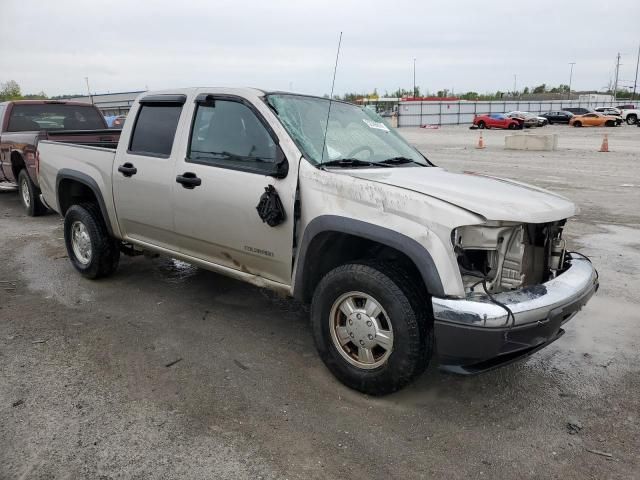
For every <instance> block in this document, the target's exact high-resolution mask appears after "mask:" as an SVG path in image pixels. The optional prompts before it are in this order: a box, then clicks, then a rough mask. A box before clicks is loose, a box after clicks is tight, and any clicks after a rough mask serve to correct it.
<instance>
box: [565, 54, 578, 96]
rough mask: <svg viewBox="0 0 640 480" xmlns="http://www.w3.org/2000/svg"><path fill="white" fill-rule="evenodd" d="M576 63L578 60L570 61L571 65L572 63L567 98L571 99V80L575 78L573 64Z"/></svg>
mask: <svg viewBox="0 0 640 480" xmlns="http://www.w3.org/2000/svg"><path fill="white" fill-rule="evenodd" d="M575 64H576V62H569V65H571V70H570V71H569V93H568V95H567V100H571V80H573V66H574V65H575Z"/></svg>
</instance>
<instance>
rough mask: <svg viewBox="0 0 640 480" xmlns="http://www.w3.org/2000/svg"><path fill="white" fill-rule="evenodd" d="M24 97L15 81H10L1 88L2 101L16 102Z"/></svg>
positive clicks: (0, 96) (0, 97)
mask: <svg viewBox="0 0 640 480" xmlns="http://www.w3.org/2000/svg"><path fill="white" fill-rule="evenodd" d="M21 97H22V93H21V92H20V85H18V82H16V81H15V80H9V81H8V82H7V83H3V84H2V88H0V100H16V99H19V98H21Z"/></svg>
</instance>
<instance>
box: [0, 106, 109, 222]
mask: <svg viewBox="0 0 640 480" xmlns="http://www.w3.org/2000/svg"><path fill="white" fill-rule="evenodd" d="M119 137H120V130H115V129H108V128H107V123H106V121H105V119H104V117H103V116H102V114H101V113H100V110H98V109H97V108H96V107H95V106H94V105H89V104H87V103H79V102H65V101H52V100H17V101H11V102H3V103H0V186H6V185H8V186H17V188H18V191H19V194H20V200H21V201H22V204H23V205H24V207H25V208H26V210H27V213H28V214H29V215H30V216H36V215H39V214H41V213H43V212H45V211H46V208H45V206H44V205H43V203H42V201H41V200H40V188H39V186H38V175H37V168H38V142H40V141H41V140H52V141H57V142H66V143H75V144H80V145H87V146H94V147H106V148H115V147H116V146H117V145H118V139H119Z"/></svg>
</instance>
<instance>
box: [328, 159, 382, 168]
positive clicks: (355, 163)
mask: <svg viewBox="0 0 640 480" xmlns="http://www.w3.org/2000/svg"><path fill="white" fill-rule="evenodd" d="M317 166H318V167H340V168H342V167H344V168H348V167H376V166H377V167H390V166H391V165H384V164H380V163H378V162H369V161H366V160H358V159H357V158H339V159H337V160H328V161H326V162H322V163H319V164H318V165H317Z"/></svg>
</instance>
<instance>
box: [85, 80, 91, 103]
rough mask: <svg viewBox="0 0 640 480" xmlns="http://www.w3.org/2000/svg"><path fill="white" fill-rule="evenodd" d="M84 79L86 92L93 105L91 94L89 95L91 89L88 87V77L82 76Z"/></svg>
mask: <svg viewBox="0 0 640 480" xmlns="http://www.w3.org/2000/svg"><path fill="white" fill-rule="evenodd" d="M84 81H85V82H87V93H88V94H89V99H90V100H91V105H93V95H91V89H90V88H89V77H84Z"/></svg>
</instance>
